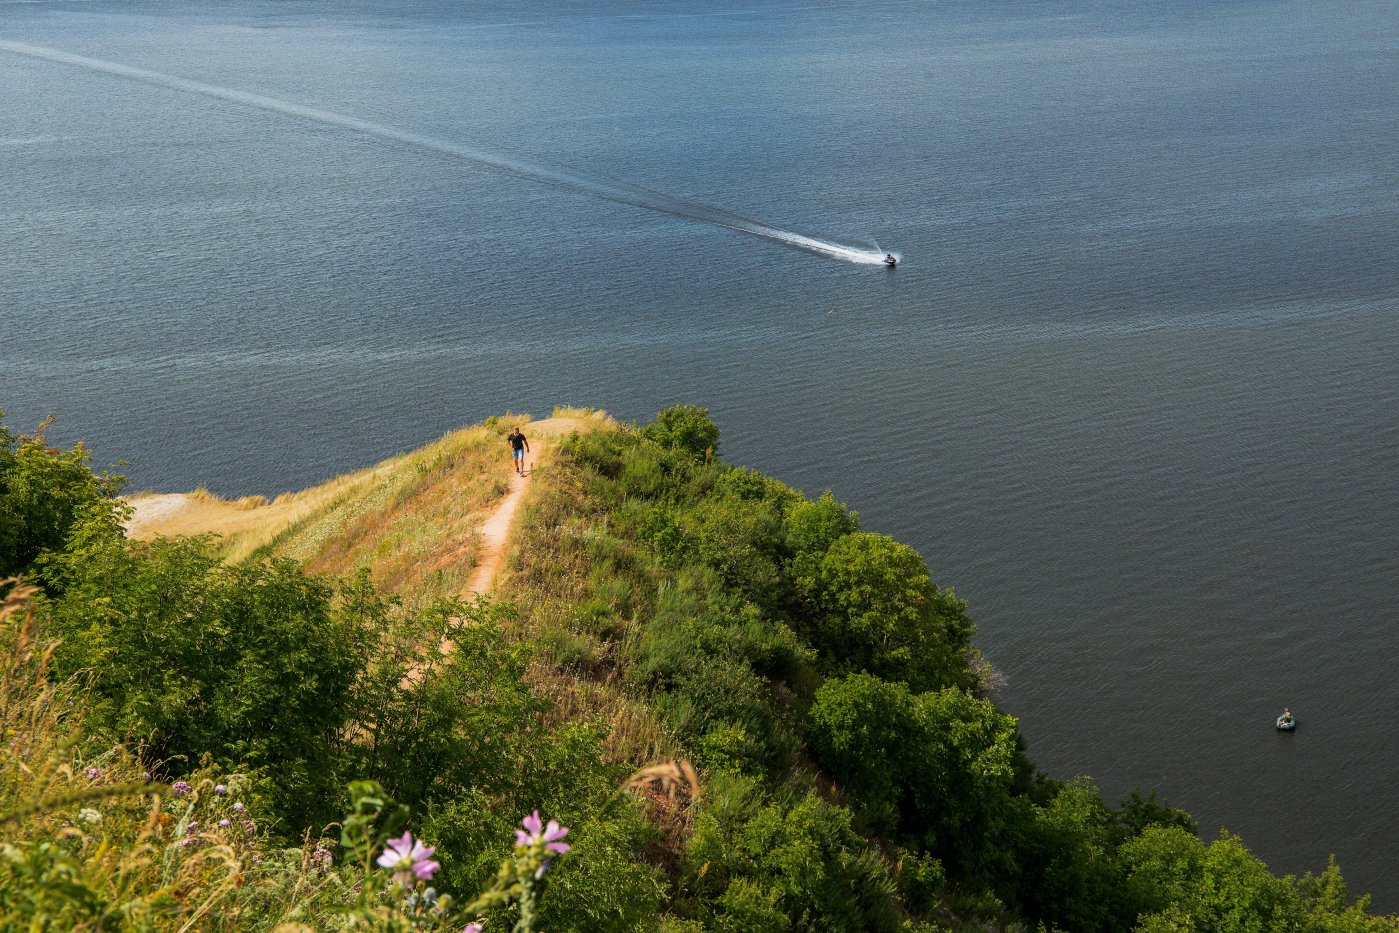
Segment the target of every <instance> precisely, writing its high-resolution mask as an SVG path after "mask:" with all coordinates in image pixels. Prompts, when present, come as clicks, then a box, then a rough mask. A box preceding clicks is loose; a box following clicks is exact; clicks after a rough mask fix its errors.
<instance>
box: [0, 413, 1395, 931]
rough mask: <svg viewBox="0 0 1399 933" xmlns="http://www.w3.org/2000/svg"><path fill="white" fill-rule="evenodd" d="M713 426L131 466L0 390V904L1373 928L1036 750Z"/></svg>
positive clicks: (699, 418)
mask: <svg viewBox="0 0 1399 933" xmlns="http://www.w3.org/2000/svg"><path fill="white" fill-rule="evenodd" d="M516 425H523V426H524V429H525V432H526V434H527V435H528V436H529V437H530V444H531V449H532V450H531V455H530V464H531V467H532V469H531V471H530V473H529V474H528V475H527V476H526V477H514V476H512V475H511V473H510V467H509V463H508V453H507V449H506V447H505V444H504V441H503V436H504V434H505V432H506V431H507V430H508V429H509V428H510V427H513V426H516ZM719 441H720V439H719V434H718V431H717V429H716V428H715V426H714V425H713V423H712V422H711V421H709V420H708V418H707V417H706V413H705V412H704V411H703V410H702V409H696V408H690V407H687V406H680V407H677V408H674V409H668V410H666V411H664V412H662V413H661V414H660V415H659V416H658V417H657V418H656V420H655V421H653V422H651V423H650V424H647V425H645V426H636V425H623V424H618V423H616V422H614V421H613V420H611V419H609V418H607V417H606V416H605V415H603V414H602V413H600V412H591V411H586V410H561V411H556V412H555V413H554V416H553V417H552V418H550V419H546V420H544V421H538V422H536V421H532V420H530V419H529V418H528V417H527V416H505V417H503V418H497V419H491V420H490V421H488V422H487V423H485V424H483V425H479V426H476V427H472V428H466V429H464V430H461V431H457V432H454V433H452V434H449V435H447V436H446V437H444V438H442V439H441V440H439V441H437V442H435V443H433V444H430V445H428V446H426V447H424V448H422V449H420V450H417V451H414V452H411V453H408V454H404V455H401V456H398V457H394V458H390V459H389V460H386V461H384V462H383V463H380V464H377V465H374V466H372V467H368V468H366V469H364V470H362V471H359V472H356V473H353V474H350V475H347V476H343V477H339V478H336V479H334V480H331V481H329V482H327V483H325V484H322V485H320V486H317V487H314V488H312V489H308V490H304V491H302V492H298V493H290V494H285V495H281V496H278V497H276V498H274V499H271V500H268V499H264V498H262V497H250V498H248V499H244V500H238V501H234V502H228V501H224V500H221V499H219V498H218V497H216V496H213V495H212V494H209V493H207V492H205V491H196V492H194V493H190V494H184V495H151V494H144V495H138V496H135V497H133V499H132V500H131V502H130V503H129V504H128V503H127V502H126V500H122V499H120V498H118V494H119V492H120V486H121V482H120V478H119V477H113V476H109V475H107V474H103V473H94V472H93V471H92V470H91V469H90V467H89V462H88V453H87V451H86V450H84V449H83V448H82V447H81V446H79V447H77V448H74V449H72V450H59V449H55V448H53V447H50V446H49V444H48V442H47V440H46V439H45V437H44V430H43V428H42V427H41V428H40V430H39V431H37V432H35V433H34V434H31V435H19V434H14V433H11V432H9V431H6V430H5V429H4V427H3V423H2V422H0V578H2V577H10V578H11V579H10V580H9V581H8V582H6V583H4V584H0V595H3V596H4V604H3V608H0V640H3V642H4V651H3V659H4V661H3V667H2V668H0V717H3V720H4V722H3V727H4V729H5V736H6V742H5V744H4V746H3V748H4V752H3V758H0V767H3V769H4V774H5V781H4V782H3V784H0V823H3V826H4V832H3V836H0V928H4V929H32V930H128V929H130V930H153V931H167V930H168V931H186V930H219V931H223V930H229V931H231V930H273V929H276V930H282V931H310V930H340V929H364V930H371V929H372V930H405V931H406V930H454V931H460V930H462V929H463V928H465V929H466V930H467V931H468V933H470V931H476V930H480V929H484V930H485V931H487V933H491V931H496V930H500V931H504V930H512V929H513V930H515V931H530V930H534V931H539V930H549V931H566V930H577V931H594V930H615V931H664V933H701V931H710V930H713V931H774V933H776V931H808V930H809V931H818V930H820V931H827V930H832V931H846V930H848V931H857V930H858V931H864V930H868V931H889V933H895V931H899V933H932V931H945V930H1024V931H1032V930H1046V931H1049V930H1062V931H1066V933H1067V931H1116V930H1123V931H1127V930H1141V931H1151V933H1156V931H1202V933H1203V931H1213V930H1224V931H1229V930H1241V931H1243V930H1249V931H1253V930H1256V931H1272V930H1286V931H1318V933H1321V931H1371V930H1374V931H1382V930H1389V931H1396V930H1399V920H1396V919H1395V918H1381V917H1373V916H1370V915H1369V913H1368V904H1367V902H1366V900H1365V899H1363V898H1361V899H1359V900H1358V901H1357V900H1356V899H1354V898H1352V897H1351V896H1350V894H1349V893H1348V891H1347V890H1346V888H1345V885H1344V882H1343V881H1342V880H1341V876H1340V873H1339V871H1338V870H1337V869H1336V868H1335V866H1334V865H1332V866H1330V867H1328V868H1326V869H1325V870H1323V871H1321V872H1320V874H1318V875H1315V876H1313V875H1308V876H1306V877H1304V878H1301V879H1298V878H1293V877H1285V878H1282V877H1276V876H1274V875H1272V874H1271V873H1269V872H1268V870H1267V868H1266V867H1265V866H1264V865H1263V864H1262V863H1261V862H1259V861H1258V860H1257V859H1256V858H1254V857H1253V856H1252V855H1251V854H1249V852H1248V851H1247V849H1246V848H1245V847H1244V844H1243V842H1242V841H1240V840H1239V839H1237V838H1236V837H1233V836H1231V835H1229V834H1227V833H1225V834H1223V835H1222V836H1221V837H1220V838H1219V839H1217V840H1215V841H1213V842H1209V843H1207V842H1204V841H1202V840H1201V839H1200V838H1199V836H1198V835H1197V833H1196V827H1195V824H1194V823H1193V821H1192V820H1191V819H1190V818H1189V817H1188V816H1187V815H1186V814H1184V813H1182V812H1180V811H1178V810H1174V809H1172V808H1170V807H1169V806H1167V805H1166V804H1164V803H1162V802H1160V801H1158V800H1157V799H1156V798H1155V797H1154V796H1149V797H1144V796H1142V795H1133V796H1132V797H1130V798H1128V799H1127V800H1125V801H1122V802H1120V803H1117V804H1112V803H1110V802H1106V801H1103V800H1102V799H1101V798H1100V797H1099V795H1098V794H1097V792H1096V790H1095V789H1094V787H1093V785H1092V784H1091V783H1090V782H1089V781H1088V780H1087V779H1078V780H1075V781H1072V782H1068V783H1064V782H1062V781H1058V780H1054V779H1051V778H1049V777H1047V776H1045V775H1043V774H1041V773H1039V772H1038V771H1037V770H1036V769H1035V768H1034V766H1033V764H1032V763H1031V762H1030V761H1029V760H1028V759H1027V758H1026V757H1025V755H1024V753H1023V746H1022V743H1021V742H1020V739H1019V736H1018V732H1017V725H1016V721H1015V720H1014V719H1013V718H1012V717H1010V716H1008V715H1007V714H1005V713H1004V712H1003V711H1001V710H1000V709H999V708H997V706H996V705H995V703H994V699H993V697H992V689H991V688H992V684H993V682H994V672H993V670H992V668H991V667H990V665H989V664H988V663H987V662H986V661H985V660H984V659H983V658H982V657H981V655H980V654H979V653H978V652H977V651H976V649H975V647H974V646H973V636H974V626H973V624H972V620H971V615H970V610H969V607H968V606H967V605H966V604H965V603H964V602H962V601H961V600H960V599H958V598H957V596H956V595H955V594H954V593H953V592H952V591H951V590H950V589H947V588H944V587H943V586H940V585H938V583H935V582H934V581H933V580H932V579H931V577H930V575H929V572H928V568H927V567H926V565H925V564H924V563H923V561H922V559H921V558H920V557H919V556H918V555H917V554H916V553H915V552H914V551H912V550H911V549H910V548H908V547H906V546H904V545H902V544H900V543H898V542H896V541H894V540H892V539H891V538H888V537H886V536H883V535H878V534H873V533H870V532H867V531H864V530H862V529H861V528H860V524H859V520H858V517H857V516H856V515H855V514H854V513H852V512H850V511H849V510H848V509H846V508H845V507H844V506H843V505H842V504H840V503H839V502H838V501H837V500H836V499H835V498H834V497H832V496H831V495H830V494H829V493H827V494H825V495H822V496H821V497H819V498H817V499H815V500H813V499H810V498H807V497H806V496H804V495H802V494H801V493H799V492H797V491H795V490H792V489H791V488H789V487H787V486H785V485H783V484H782V483H780V482H778V481H777V480H775V479H773V478H771V477H768V476H764V475H763V474H760V473H758V472H756V471H753V470H749V469H745V468H741V467H734V466H731V465H729V464H727V463H725V462H724V461H723V460H722V459H721V458H720V456H719ZM17 577H22V578H23V582H19V581H18V580H16V579H15V578H17ZM522 818H525V820H524V822H523V823H522V822H521V820H522ZM549 821H557V823H558V824H561V825H554V824H551V823H549ZM565 828H566V832H565ZM512 830H514V832H515V834H514V836H513V837H512ZM1319 855H1321V856H1323V857H1324V853H1320V854H1319ZM1318 867H1319V868H1320V867H1321V865H1319V866H1318Z"/></svg>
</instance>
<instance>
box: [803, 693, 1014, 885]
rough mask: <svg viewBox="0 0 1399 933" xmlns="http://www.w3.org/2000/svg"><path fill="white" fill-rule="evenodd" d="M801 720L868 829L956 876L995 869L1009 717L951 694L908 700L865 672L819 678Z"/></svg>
mask: <svg viewBox="0 0 1399 933" xmlns="http://www.w3.org/2000/svg"><path fill="white" fill-rule="evenodd" d="M810 719H811V735H812V744H813V747H814V749H815V751H816V753H817V755H818V756H819V758H820V760H821V762H822V763H823V764H824V765H825V766H826V768H827V769H828V770H829V771H830V773H831V774H832V776H833V777H835V779H836V781H837V782H838V783H840V784H841V785H842V786H844V787H845V788H847V790H848V791H849V793H850V796H851V798H852V799H853V800H855V801H858V805H859V807H860V809H861V814H862V815H863V816H864V818H865V819H866V820H867V821H868V822H869V824H870V825H871V827H872V828H875V829H877V830H879V831H881V832H892V833H895V834H897V835H898V836H899V837H900V838H902V839H905V840H907V841H908V842H909V843H911V844H913V845H914V846H916V847H917V848H918V849H925V850H927V851H930V852H932V853H934V854H936V855H937V856H938V857H939V858H940V859H941V860H942V861H943V862H944V864H946V865H948V866H949V868H951V869H953V870H954V871H955V873H956V874H958V875H959V876H961V877H966V878H977V877H984V876H986V875H987V874H988V872H990V871H991V870H992V869H994V868H996V867H999V863H1000V860H1001V859H1002V858H1003V848H1004V846H1005V844H1006V839H1005V836H1006V833H1007V820H1008V818H1009V817H1010V816H1011V815H1012V814H1013V813H1014V812H1015V808H1014V807H1013V806H1012V802H1011V798H1012V791H1013V786H1014V782H1015V775H1016V759H1017V748H1016V740H1015V720H1014V719H1012V718H1011V717H1010V716H1007V715H1005V714H1004V713H1001V712H1000V711H999V710H997V709H996V708H995V707H994V706H993V705H992V704H991V703H990V702H989V701H986V700H978V699H976V698H974V697H972V696H970V695H969V694H966V693H964V692H962V691H960V690H957V689H955V688H951V687H948V688H944V689H942V690H940V691H936V692H930V693H921V694H915V693H913V692H911V691H910V690H909V688H908V687H907V686H905V685H904V684H901V683H889V682H887V681H883V680H880V679H879V678H877V677H874V676H873V675H870V674H852V675H849V676H846V677H844V678H840V679H837V680H830V681H827V682H826V684H825V685H824V686H822V687H821V689H820V690H818V691H817V693H816V697H815V700H814V702H813V703H812V706H811V713H810Z"/></svg>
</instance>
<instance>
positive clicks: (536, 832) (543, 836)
mask: <svg viewBox="0 0 1399 933" xmlns="http://www.w3.org/2000/svg"><path fill="white" fill-rule="evenodd" d="M520 825H521V826H523V827H524V829H517V830H515V846H516V848H529V847H530V846H532V845H534V844H535V843H537V842H543V843H544V851H546V852H557V853H558V854H559V855H563V854H564V853H565V852H567V851H568V850H569V845H568V843H566V842H559V841H558V840H560V839H562V838H563V837H564V836H567V835H568V827H567V826H560V825H559V824H558V821H557V820H550V821H549V825H548V826H547V827H546V826H545V825H544V821H543V820H541V819H540V818H539V811H538V810H535V811H534V812H533V813H531V814H530V815H529V816H527V817H525V818H524V819H523V820H521V821H520Z"/></svg>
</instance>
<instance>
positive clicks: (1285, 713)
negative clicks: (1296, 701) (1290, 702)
mask: <svg viewBox="0 0 1399 933" xmlns="http://www.w3.org/2000/svg"><path fill="white" fill-rule="evenodd" d="M1278 721H1279V722H1291V721H1292V711H1291V710H1290V709H1288V708H1287V707H1286V706H1284V707H1283V708H1282V715H1281V716H1279V717H1278Z"/></svg>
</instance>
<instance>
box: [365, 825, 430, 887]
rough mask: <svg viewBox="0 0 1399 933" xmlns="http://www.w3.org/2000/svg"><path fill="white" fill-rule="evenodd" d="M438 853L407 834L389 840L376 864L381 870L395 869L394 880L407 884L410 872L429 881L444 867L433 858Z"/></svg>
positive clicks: (410, 834)
mask: <svg viewBox="0 0 1399 933" xmlns="http://www.w3.org/2000/svg"><path fill="white" fill-rule="evenodd" d="M436 851H437V850H436V849H435V848H433V847H432V846H425V845H423V843H422V840H415V839H414V838H413V834H412V833H410V832H405V833H404V834H403V835H402V836H401V837H400V838H398V839H390V840H389V844H388V847H387V848H385V849H384V851H383V852H381V853H380V854H379V858H378V861H377V862H376V864H377V865H378V866H379V867H380V868H389V869H393V871H394V878H396V879H397V880H399V881H400V882H404V883H405V884H406V882H407V880H408V879H407V874H408V871H410V870H411V871H412V872H413V874H415V875H417V876H418V877H419V878H421V879H423V880H424V881H427V880H428V879H430V878H431V877H432V876H433V875H435V874H437V870H438V869H439V868H441V867H442V866H441V865H439V864H438V863H437V862H434V861H433V860H432V858H431V855H432V853H434V852H436Z"/></svg>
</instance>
